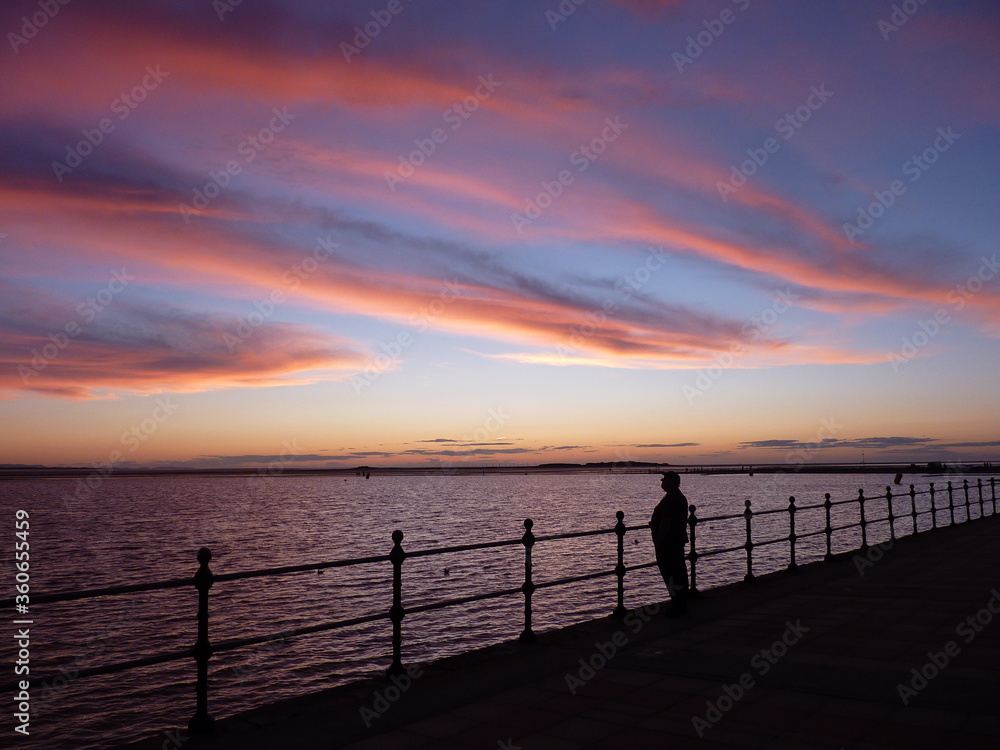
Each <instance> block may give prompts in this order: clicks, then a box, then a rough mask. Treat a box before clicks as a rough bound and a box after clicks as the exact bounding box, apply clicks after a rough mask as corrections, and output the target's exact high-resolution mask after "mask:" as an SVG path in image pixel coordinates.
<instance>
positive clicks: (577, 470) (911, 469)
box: [0, 461, 996, 480]
mask: <svg viewBox="0 0 1000 750" xmlns="http://www.w3.org/2000/svg"><path fill="white" fill-rule="evenodd" d="M667 470H672V471H677V472H679V473H681V474H702V475H712V474H739V475H750V474H783V473H784V474H891V475H895V474H899V473H901V474H903V475H904V476H912V475H920V476H925V475H927V474H991V473H994V472H995V470H996V469H995V467H993V466H992V464H991V463H990V462H982V461H980V462H975V463H961V464H958V463H955V464H943V463H937V462H930V463H919V464H918V463H906V464H899V463H895V464H863V465H862V464H805V465H804V464H762V465H759V466H758V465H748V464H743V465H735V464H695V465H690V466H679V465H671V464H652V463H640V462H628V463H600V464H540V465H533V466H468V465H465V466H462V465H459V466H433V467H375V466H357V467H353V468H348V469H303V468H293V467H288V466H285V467H283V468H282V469H281V470H280V471H270V470H268V469H267V468H264V467H262V468H236V469H188V468H176V469H170V468H158V469H142V468H137V469H115V470H114V471H110V472H109V471H107V470H106V469H101V468H95V467H88V466H72V467H47V466H25V467H4V468H0V480H3V479H74V478H81V477H88V476H91V475H100V476H101V477H104V478H113V477H123V478H124V477H170V476H200V477H227V476H231V477H256V476H266V477H268V478H278V477H303V476H335V477H344V478H349V477H356V478H364V477H365V476H366V475H367V476H370V477H373V478H374V477H380V476H429V477H430V476H476V475H478V476H482V475H485V474H501V475H503V474H506V475H516V474H522V475H523V474H535V475H540V474H551V475H565V474H590V475H594V474H659V473H660V472H662V471H667Z"/></svg>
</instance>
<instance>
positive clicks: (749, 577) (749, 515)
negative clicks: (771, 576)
mask: <svg viewBox="0 0 1000 750" xmlns="http://www.w3.org/2000/svg"><path fill="white" fill-rule="evenodd" d="M743 506H744V510H743V517H744V518H745V519H746V520H747V540H746V542H745V543H744V544H743V549H745V550H746V551H747V574H746V575H745V576H743V580H744V581H753V580H754V574H753V527H752V524H751V521H752V520H753V511H752V510H751V509H750V501H749V500H744V501H743Z"/></svg>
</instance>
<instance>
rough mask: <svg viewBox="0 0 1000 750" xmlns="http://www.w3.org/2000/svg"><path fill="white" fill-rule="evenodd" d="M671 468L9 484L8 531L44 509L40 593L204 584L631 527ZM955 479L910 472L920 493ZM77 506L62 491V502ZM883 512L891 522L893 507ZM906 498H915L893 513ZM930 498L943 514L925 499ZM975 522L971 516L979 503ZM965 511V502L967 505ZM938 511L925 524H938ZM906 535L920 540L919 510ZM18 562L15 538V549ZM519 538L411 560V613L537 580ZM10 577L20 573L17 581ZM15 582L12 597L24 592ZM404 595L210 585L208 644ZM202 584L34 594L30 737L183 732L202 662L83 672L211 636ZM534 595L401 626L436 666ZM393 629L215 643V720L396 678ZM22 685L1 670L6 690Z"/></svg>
mask: <svg viewBox="0 0 1000 750" xmlns="http://www.w3.org/2000/svg"><path fill="white" fill-rule="evenodd" d="M887 479H891V478H883V477H878V476H874V475H860V476H856V475H796V474H785V475H757V476H755V477H748V476H742V475H739V476H737V475H733V476H700V475H691V476H685V477H683V483H682V489H683V490H684V492H685V493H686V494H687V496H688V500H689V501H690V502H692V503H695V504H697V506H698V515H699V516H700V517H702V518H707V517H709V516H714V515H724V514H729V513H737V512H741V511H742V510H743V501H744V500H746V499H750V500H752V501H753V504H754V508H755V510H766V509H769V508H778V507H786V506H787V503H788V497H789V495H795V496H796V498H797V502H798V504H799V505H806V504H813V503H819V502H822V500H823V493H824V492H830V493H831V494H832V495H833V499H834V500H837V499H848V498H853V497H856V496H857V491H858V489H859V488H864V489H865V493H866V495H869V496H872V495H876V494H881V493H884V492H885V485H886V481H887ZM658 480H659V477H658V476H656V475H642V474H632V475H558V476H538V475H517V476H501V475H489V476H446V477H431V478H427V477H373V478H372V479H370V480H364V479H363V478H355V477H351V478H349V479H347V480H345V479H344V478H342V477H340V478H331V477H270V478H267V479H264V480H261V479H259V478H254V479H248V478H245V477H211V478H206V477H171V478H109V479H106V480H104V481H103V482H101V484H100V486H99V487H98V488H97V491H96V492H95V493H93V494H92V496H91V497H89V498H88V499H82V500H78V499H72V498H73V495H74V492H75V490H76V487H77V481H78V480H75V479H59V480H24V481H21V480H18V481H9V482H4V483H0V507H2V508H3V519H4V520H3V527H4V529H6V530H7V531H6V532H5V533H7V534H9V536H8V539H11V538H12V536H13V528H12V527H13V510H14V509H17V508H24V509H27V510H28V511H29V512H30V514H31V537H30V538H31V545H32V546H31V560H32V568H31V575H32V590H33V591H34V592H35V593H36V594H37V593H41V592H52V591H67V590H76V589H85V588H94V587H98V586H106V585H114V584H122V583H136V582H146V581H155V580H161V579H167V578H176V577H185V576H189V575H191V574H192V573H193V572H194V570H195V569H196V567H197V563H196V560H195V555H196V552H197V550H198V548H199V547H201V546H208V547H210V548H211V549H212V551H213V553H214V559H213V561H212V569H213V571H214V572H215V573H216V574H221V573H228V572H235V571H242V570H251V569H255V568H261V567H271V566H278V565H289V564H295V563H312V562H322V561H325V560H335V559H340V558H345V557H358V556H365V555H381V554H386V553H388V551H389V550H390V548H391V540H390V534H391V532H392V530H393V529H397V528H398V529H401V530H403V532H404V533H405V535H406V538H405V540H404V542H403V545H404V548H406V549H407V550H410V551H413V550H417V549H424V548H428V547H440V546H448V545H454V544H466V543H472V542H485V541H497V540H501V539H513V538H519V537H520V535H521V533H522V532H523V527H522V525H521V524H522V521H523V519H524V518H527V517H530V518H533V519H534V521H535V527H534V532H535V534H536V535H538V536H542V535H546V534H556V533H563V532H570V531H583V530H590V529H596V528H611V527H612V526H613V525H614V523H615V517H614V514H615V511H617V510H622V511H624V512H625V521H626V523H627V524H628V525H638V524H644V523H646V522H647V521H648V519H649V515H650V513H651V512H652V508H653V506H654V505H655V503H656V502H657V501H658V500H659V497H660V495H661V492H660V490H659V482H658ZM934 480H936V481H937V482H938V483H939V484H938V486H943V484H944V481H943V478H941V477H937V478H930V480H928V479H926V478H924V477H908V478H907V480H906V481H907V482H910V481H913V482H915V483H916V484H917V489H918V490H921V489H925V487H926V482H927V481H934ZM67 496H68V497H70V498H71V500H69V501H66V500H65V498H66V497H67ZM871 505H872V506H873V507H871V510H870V511H869V514H870V516H874V515H879V516H881V515H884V514H885V502H884V501H882V502H881V503H872V504H871ZM904 507H905V508H908V507H909V506H908V498H907V499H906V501H905V502H903V501H902V500H901V501H900V505H899V506H898V507H897V513H898V512H902V509H903V508H904ZM918 507H927V501H926V499H920V500H919V502H918ZM974 515H975V514H974ZM958 518H959V519H963V518H964V511H963V512H961V513H959V515H958ZM854 520H856V505H855V504H852V505H850V506H845V507H843V508H840V509H837V511H836V514H835V518H834V524H835V525H838V524H841V523H849V522H851V521H854ZM822 524H823V512H822V510H813V511H803V512H800V513H798V514H797V525H798V529H799V532H800V533H802V532H803V531H807V530H813V529H817V528H820V527H821V526H822ZM929 524H930V519H929V517H928V518H925V519H924V520H922V522H921V526H924V525H929ZM900 529H901V530H902V531H903V533H909V531H910V526H909V521H908V520H906V521H903V522H901V525H900ZM870 531H871V538H870V541H872V542H877V541H881V540H882V539H885V538H887V535H888V530H887V527H886V524H875V525H873V526H872V527H870ZM743 533H744V521H743V519H742V518H740V519H737V520H734V521H715V522H707V523H704V524H702V525H701V526H699V534H698V548H699V551H701V552H704V551H706V550H709V549H722V548H725V547H729V546H733V545H735V544H742V541H743ZM780 535H787V515H786V514H775V515H770V516H762V517H761V518H759V519H756V520H755V522H754V536H755V540H760V539H764V538H772V537H776V536H780ZM859 542H860V537H859V534H858V533H857V531H856V530H849V531H843V532H839V534H838V535H837V536H835V545H834V547H835V551H844V550H849V549H853V548H856V547H857V546H858V545H859ZM823 544H824V541H823V539H822V538H821V537H814V538H812V539H811V540H809V541H808V542H800V545H799V561H800V562H802V561H808V560H813V559H818V558H819V557H820V556H821V555H822V553H823V552H824V551H825V550H824V547H823V546H822V545H823ZM626 550H627V553H626V554H627V558H626V563H627V564H629V565H634V564H638V563H642V562H647V561H650V560H651V559H652V547H651V544H650V541H649V534H648V532H645V531H639V532H632V533H629V534H628V535H627V536H626ZM615 553H616V543H615V537H614V535H606V536H604V535H602V536H597V537H585V538H583V539H573V540H563V541H553V542H545V543H539V544H537V545H536V546H535V549H534V577H535V581H536V583H540V582H544V581H546V580H552V579H555V578H560V577H564V576H569V575H576V574H582V573H586V572H590V571H599V570H608V569H611V567H612V566H613V565H614V564H615ZM3 556H4V562H5V564H4V569H5V570H7V571H10V570H11V564H10V563H11V558H12V545H11V544H10V543H8V542H5V543H4V545H3ZM755 560H756V564H755V572H756V573H758V574H759V573H763V572H767V571H770V570H775V569H777V568H779V567H782V566H784V565H785V564H787V562H788V545H787V544H774V545H769V546H766V547H762V548H760V549H758V550H756V551H755ZM523 565H524V562H523V549H522V548H521V547H520V546H512V547H505V548H500V549H491V550H480V551H476V552H468V553H456V554H450V555H446V556H434V557H429V558H417V559H413V560H408V561H407V562H406V563H405V564H404V566H403V587H404V606H408V607H412V606H416V605H419V604H424V603H429V602H433V601H439V600H442V599H447V598H452V597H456V596H461V595H465V594H472V593H478V592H484V591H488V590H494V589H498V588H513V587H516V586H519V585H520V584H521V582H522V580H523V570H524V568H523ZM745 569H746V568H745V558H744V557H743V555H742V553H739V554H735V553H734V554H727V555H720V556H717V557H712V558H708V559H706V560H703V561H700V562H699V568H698V583H699V587H700V588H702V589H707V588H711V587H713V586H718V585H720V584H722V583H728V582H731V581H733V580H738V579H740V578H742V576H743V573H744V572H745ZM6 580H10V578H9V576H8V577H6ZM626 585H627V591H626V605H627V606H630V607H637V606H640V605H643V604H646V603H650V602H653V601H660V600H662V599H663V598H664V597H665V590H664V587H663V584H662V581H660V580H659V577H658V574H657V573H656V572H655V569H651V570H643V571H637V572H634V573H630V574H629V575H628V576H627V577H626ZM9 595H10V594H9V593H6V592H5V593H4V594H3V596H5V597H6V596H9ZM390 604H391V569H390V566H389V565H388V564H381V565H365V566H358V567H355V568H350V569H338V570H328V571H326V572H324V573H322V574H317V573H316V572H309V573H300V574H294V575H288V576H282V577H278V578H267V579H252V580H250V581H236V582H227V583H220V584H216V586H215V587H214V588H213V589H212V597H211V611H212V633H211V636H212V640H213V641H215V642H219V641H221V640H224V639H227V638H232V637H238V636H248V635H258V634H262V635H263V634H272V633H274V634H277V633H279V632H281V631H283V630H287V629H290V628H294V627H298V626H302V625H307V624H317V623H320V622H324V621H332V620H336V619H341V618H345V617H351V616H356V615H359V614H367V613H372V612H384V611H386V610H387V609H388V608H389V605H390ZM614 604H615V579H614V577H613V576H609V577H606V578H601V579H598V580H595V581H589V582H585V583H581V584H576V585H571V586H565V587H556V588H550V589H543V590H541V591H538V592H537V593H536V594H535V597H534V605H535V606H534V618H535V622H534V626H535V629H536V631H541V630H546V629H551V628H557V627H560V626H563V625H567V624H570V623H573V622H579V621H581V620H585V619H590V618H593V617H601V616H604V615H607V614H609V613H610V611H611V609H612V608H613V607H614ZM195 611H196V595H195V592H194V590H193V588H190V589H189V588H183V589H174V590H169V591H166V592H155V593H147V594H140V595H127V596H115V597H104V598H100V599H93V600H87V601H81V602H67V603H61V604H49V605H35V606H33V607H32V612H31V614H32V616H33V618H34V621H35V625H34V626H33V628H32V672H33V674H36V675H48V674H59V673H62V674H63V675H64V678H62V679H59V680H56V681H55V683H52V684H48V683H47V684H45V685H38V684H36V685H34V686H33V688H32V690H33V693H32V696H33V702H32V713H33V716H32V720H33V724H32V735H31V740H30V741H29V742H21V743H18V744H19V746H22V747H27V748H46V749H47V750H48V749H50V748H51V749H54V750H60V749H62V748H73V749H74V750H87V749H88V748H100V747H109V746H114V745H116V744H119V743H121V742H124V741H128V740H133V739H137V738H140V737H143V736H147V735H149V734H151V733H154V732H157V731H159V730H162V729H164V728H167V727H176V726H184V725H186V722H187V720H188V718H190V715H191V713H192V712H193V702H194V699H193V687H192V681H193V672H194V670H193V664H192V662H190V661H189V660H184V661H180V662H175V663H173V664H168V665H165V666H160V667H151V668H148V669H139V670H133V671H130V672H125V673H122V674H118V675H111V676H107V677H96V678H85V679H79V680H77V679H74V672H75V670H77V669H81V668H86V667H92V666H96V665H98V664H104V663H110V662H114V661H120V660H124V659H128V658H135V657H138V656H142V655H150V654H155V653H158V652H161V651H164V650H173V649H180V648H187V647H190V646H191V645H192V643H193V642H194V639H195ZM522 612H523V600H522V599H521V598H520V597H519V596H514V597H506V598H503V599H498V600H493V601H488V602H481V603H478V604H476V605H474V606H473V607H471V608H448V609H445V610H438V611H434V612H428V613H422V614H418V615H410V616H407V617H406V620H405V621H404V630H403V637H404V662H406V663H414V662H425V661H429V660H432V659H435V658H439V657H441V656H445V655H448V654H453V653H456V652H460V651H464V650H468V649H470V648H474V647H477V646H482V645H486V644H490V643H496V642H500V641H505V640H509V639H511V638H514V637H516V636H517V635H518V633H519V632H520V630H521V627H522V619H521V618H522ZM389 648H390V630H389V626H388V623H387V622H386V623H383V622H379V623H375V624H370V625H366V626H362V627H357V628H351V629H347V630H339V631H334V632H332V633H322V634H315V635H310V636H304V637H301V638H298V639H292V640H290V641H287V642H279V643H276V644H265V645H262V646H256V647H250V648H248V649H242V650H238V651H235V652H228V653H224V654H219V655H217V656H216V657H215V658H213V660H212V666H211V680H212V685H211V697H210V708H211V711H212V713H213V715H215V716H216V717H217V718H219V717H224V716H228V715H231V714H234V713H237V712H239V711H242V710H245V709H247V708H250V707H253V706H256V705H260V704H263V703H267V702H271V701H273V700H275V699H278V698H283V697H288V696H293V695H299V694H303V693H307V692H312V691H316V690H320V689H323V688H327V687H331V686H334V685H337V684H341V683H343V682H345V681H348V680H351V679H354V678H356V677H359V676H370V675H374V674H378V673H380V672H382V671H383V670H384V669H385V668H386V666H388V663H389V653H390V652H389ZM11 655H12V649H11V644H10V639H6V638H5V639H0V660H2V662H3V663H4V664H10V663H11V662H12V658H11ZM9 679H10V676H9V675H7V676H5V677H3V678H0V681H3V682H5V681H7V680H9Z"/></svg>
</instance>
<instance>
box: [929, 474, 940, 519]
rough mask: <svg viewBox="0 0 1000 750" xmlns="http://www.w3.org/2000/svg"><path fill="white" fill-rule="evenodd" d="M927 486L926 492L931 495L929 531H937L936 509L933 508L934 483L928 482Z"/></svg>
mask: <svg viewBox="0 0 1000 750" xmlns="http://www.w3.org/2000/svg"><path fill="white" fill-rule="evenodd" d="M928 484H929V486H930V489H929V490H928V491H929V492H930V493H931V529H932V530H933V531H937V529H938V525H937V508H936V507H935V506H934V482H929V483H928Z"/></svg>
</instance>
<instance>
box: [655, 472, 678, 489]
mask: <svg viewBox="0 0 1000 750" xmlns="http://www.w3.org/2000/svg"><path fill="white" fill-rule="evenodd" d="M660 486H661V487H662V488H663V489H664V491H666V490H676V489H677V488H678V487H680V486H681V475H680V474H678V473H677V472H676V471H665V472H663V479H662V480H661V481H660Z"/></svg>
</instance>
